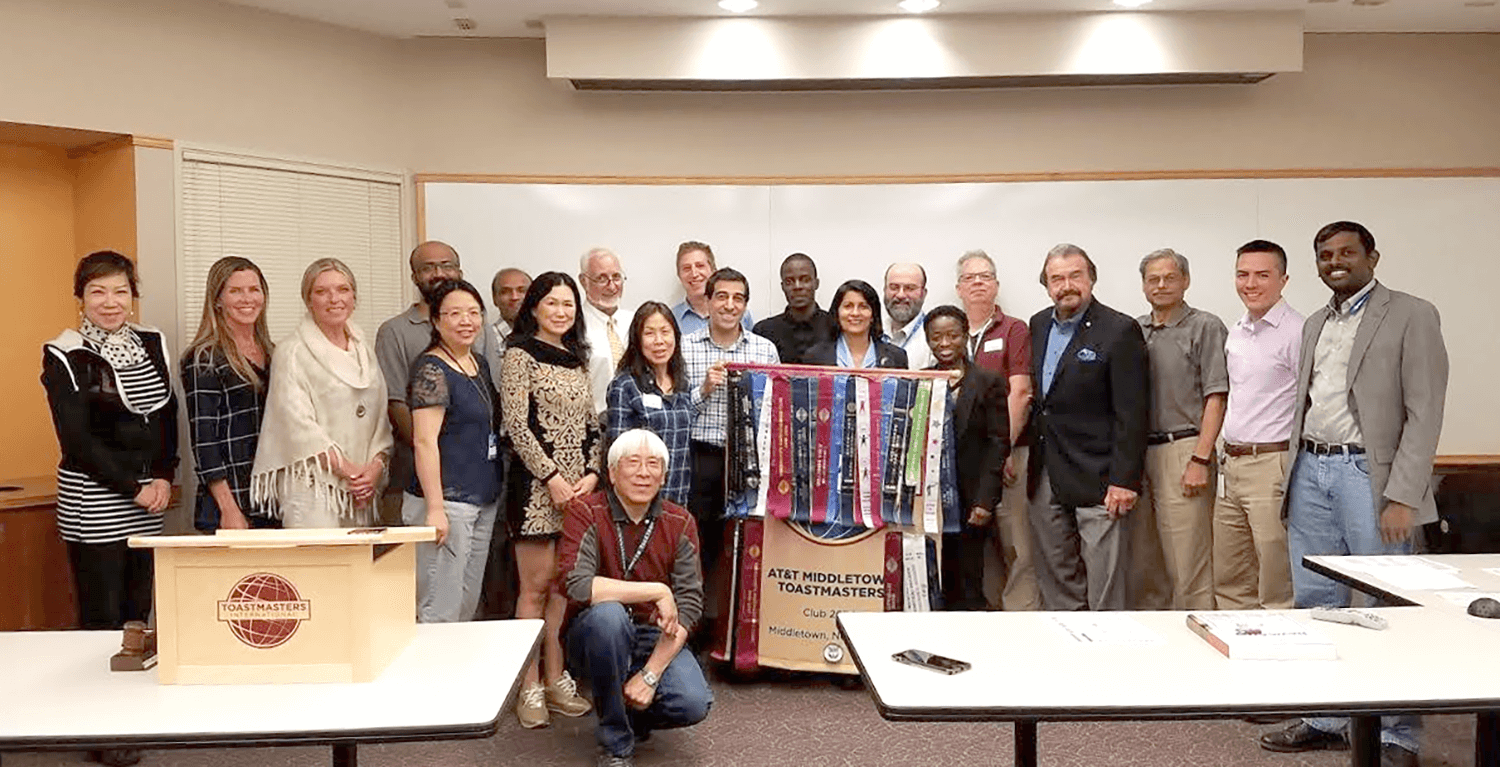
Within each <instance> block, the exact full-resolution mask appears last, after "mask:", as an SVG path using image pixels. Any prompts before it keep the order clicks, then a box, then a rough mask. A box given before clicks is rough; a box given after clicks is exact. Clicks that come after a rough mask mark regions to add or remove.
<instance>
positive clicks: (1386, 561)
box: [1339, 555, 1474, 591]
mask: <svg viewBox="0 0 1500 767" xmlns="http://www.w3.org/2000/svg"><path fill="white" fill-rule="evenodd" d="M1339 565H1340V566H1341V567H1343V568H1344V569H1346V570H1358V571H1360V572H1363V573H1365V574H1367V575H1370V576H1371V577H1373V578H1376V579H1378V580H1382V581H1385V582H1386V583H1388V584H1390V585H1392V586H1395V587H1396V588H1399V589H1415V590H1424V591H1436V590H1439V589H1472V588H1474V584H1472V583H1469V582H1468V581H1465V580H1464V579H1462V578H1460V577H1458V569H1457V568H1455V567H1453V566H1452V565H1446V564H1443V563H1441V562H1435V561H1433V560H1431V559H1427V558H1426V557H1414V556H1399V555H1398V556H1367V557H1366V556H1361V557H1342V558H1341V559H1340V560H1339Z"/></svg>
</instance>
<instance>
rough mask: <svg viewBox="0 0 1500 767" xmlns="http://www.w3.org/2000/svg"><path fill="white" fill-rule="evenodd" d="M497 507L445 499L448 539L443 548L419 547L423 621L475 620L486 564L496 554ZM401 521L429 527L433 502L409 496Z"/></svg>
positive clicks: (419, 601) (406, 495)
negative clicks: (492, 543)
mask: <svg viewBox="0 0 1500 767" xmlns="http://www.w3.org/2000/svg"><path fill="white" fill-rule="evenodd" d="M495 508H496V507H495V504H494V503H490V504H486V505H484V506H476V505H474V504H472V503H459V502H457V501H443V510H444V511H446V512H447V514H448V539H447V540H446V541H443V544H442V545H441V546H439V545H437V544H435V543H419V544H417V620H418V621H420V622H422V623H454V622H457V621H467V620H473V619H474V612H475V611H476V610H477V609H478V608H479V592H480V590H481V589H482V588H483V587H484V563H485V561H486V560H487V559H489V556H490V535H491V534H492V533H493V531H494V529H495ZM401 521H402V522H404V523H406V524H407V525H425V524H427V500H426V499H424V498H418V497H417V496H415V495H412V494H411V493H404V494H403V496H402V500H401Z"/></svg>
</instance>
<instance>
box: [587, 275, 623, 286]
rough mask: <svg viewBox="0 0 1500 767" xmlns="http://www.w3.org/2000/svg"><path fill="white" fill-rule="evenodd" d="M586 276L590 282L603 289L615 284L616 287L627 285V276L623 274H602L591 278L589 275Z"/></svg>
mask: <svg viewBox="0 0 1500 767" xmlns="http://www.w3.org/2000/svg"><path fill="white" fill-rule="evenodd" d="M584 276H585V277H588V281H589V282H592V283H594V284H595V285H598V286H599V287H601V288H602V287H604V286H605V285H608V284H610V283H614V284H616V285H624V284H625V275H623V274H601V275H599V276H598V277H591V276H589V275H584Z"/></svg>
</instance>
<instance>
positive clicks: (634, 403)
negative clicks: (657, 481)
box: [605, 373, 693, 506]
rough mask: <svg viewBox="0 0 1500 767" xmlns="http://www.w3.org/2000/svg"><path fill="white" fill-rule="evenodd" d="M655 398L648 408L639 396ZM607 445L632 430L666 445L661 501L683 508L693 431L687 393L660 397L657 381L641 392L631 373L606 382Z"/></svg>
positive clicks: (689, 476) (690, 468)
mask: <svg viewBox="0 0 1500 767" xmlns="http://www.w3.org/2000/svg"><path fill="white" fill-rule="evenodd" d="M643 394H644V395H650V396H651V397H654V398H656V399H655V400H654V401H652V402H651V403H650V405H654V407H653V406H648V404H647V400H646V398H645V397H643V396H642V395H643ZM605 399H606V400H607V402H608V403H609V404H608V407H607V408H606V409H605V415H606V418H607V419H608V424H607V425H608V434H609V441H610V442H614V441H615V438H616V437H619V436H620V435H621V434H624V433H625V432H627V431H630V430H631V429H648V430H650V431H652V432H655V433H656V436H658V437H661V439H662V441H663V442H665V443H667V461H668V463H667V476H666V477H665V481H663V482H662V486H661V497H662V498H665V499H667V500H669V501H671V502H672V503H675V504H679V505H681V506H686V505H687V501H688V491H689V488H690V486H691V484H692V478H693V465H692V456H691V453H690V451H689V448H688V446H689V443H690V442H691V436H690V432H691V431H692V428H693V397H692V395H691V394H689V393H687V392H686V391H677V392H672V393H671V394H662V393H661V388H660V387H658V386H657V385H656V381H647V382H646V387H645V389H644V390H642V388H641V384H640V382H639V381H637V380H635V376H633V375H631V374H630V373H621V374H620V375H617V376H615V380H613V381H610V382H609V390H608V392H607V396H606V397H605Z"/></svg>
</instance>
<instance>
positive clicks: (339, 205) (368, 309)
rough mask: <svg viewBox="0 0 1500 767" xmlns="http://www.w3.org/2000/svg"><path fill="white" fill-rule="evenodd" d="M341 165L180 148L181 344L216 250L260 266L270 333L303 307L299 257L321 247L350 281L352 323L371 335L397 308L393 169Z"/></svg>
mask: <svg viewBox="0 0 1500 767" xmlns="http://www.w3.org/2000/svg"><path fill="white" fill-rule="evenodd" d="M341 171H342V169H329V168H324V167H322V166H309V167H308V168H307V169H299V168H298V167H297V166H296V165H295V164H291V163H284V162H279V161H266V162H264V163H259V164H257V163H255V162H253V161H248V160H245V159H244V158H239V157H228V158H224V159H219V158H216V157H214V156H212V155H207V154H200V153H192V154H189V153H187V152H185V153H184V155H183V162H182V191H181V195H182V211H181V221H182V243H183V244H182V252H183V262H182V274H181V277H182V285H183V287H184V291H185V296H184V299H185V300H184V301H183V302H182V303H181V306H182V307H183V308H182V311H183V317H182V329H183V339H184V343H187V342H188V341H190V340H191V339H192V338H193V337H194V336H195V335H196V334H197V331H198V324H199V321H200V320H201V319H202V316H203V299H204V295H203V291H204V285H205V284H206V282H207V278H208V270H209V267H211V266H212V265H213V263H214V262H215V261H217V260H218V259H219V258H221V257H223V256H226V255H236V256H243V257H245V258H248V259H250V260H251V261H254V262H255V264H256V265H257V266H259V267H260V269H261V271H262V272H264V273H265V276H266V282H267V283H268V285H269V288H270V292H269V296H268V300H267V304H266V320H267V322H268V323H269V325H270V331H271V338H272V339H273V340H274V341H277V342H280V341H281V340H282V339H283V338H285V337H286V336H287V335H288V334H289V333H291V332H292V330H293V329H295V328H296V326H297V323H298V322H299V321H301V318H302V316H303V315H304V314H305V313H306V310H305V308H304V306H303V304H302V295H301V287H302V272H303V270H304V269H306V268H307V265H308V264H310V263H312V262H313V261H314V260H315V259H318V258H322V257H324V256H333V257H334V258H337V259H339V260H341V261H343V262H344V263H345V264H348V265H349V268H350V269H351V270H352V271H353V272H354V275H355V278H356V281H357V282H358V288H359V297H358V304H357V306H356V310H355V313H354V322H355V324H357V325H359V327H360V328H361V329H362V330H364V331H365V334H366V337H367V338H368V339H370V342H371V343H373V342H374V338H375V330H376V329H377V328H378V327H379V325H380V323H381V322H383V321H384V320H385V319H386V318H388V317H390V316H392V315H394V314H396V313H397V312H399V311H401V310H402V309H403V308H404V299H403V296H402V285H403V281H404V278H405V274H406V268H405V265H404V257H403V254H402V248H401V182H400V180H399V176H390V177H387V178H382V174H374V173H368V172H362V171H357V170H352V169H351V170H349V171H348V172H341Z"/></svg>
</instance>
